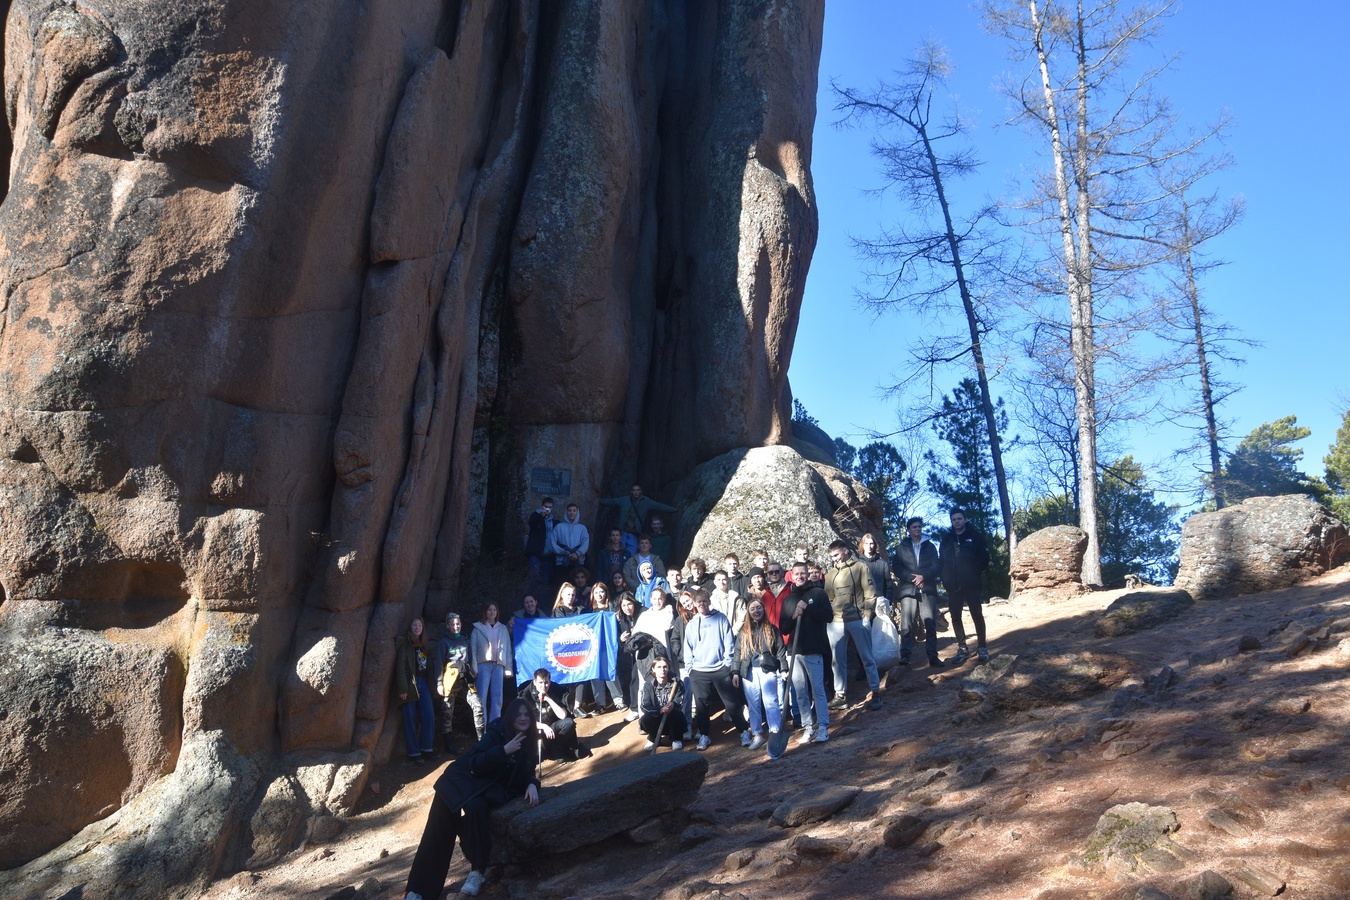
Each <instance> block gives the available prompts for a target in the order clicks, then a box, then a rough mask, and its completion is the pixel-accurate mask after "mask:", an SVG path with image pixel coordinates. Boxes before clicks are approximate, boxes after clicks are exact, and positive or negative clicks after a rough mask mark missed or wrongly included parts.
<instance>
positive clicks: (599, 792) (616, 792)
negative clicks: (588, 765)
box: [492, 752, 708, 862]
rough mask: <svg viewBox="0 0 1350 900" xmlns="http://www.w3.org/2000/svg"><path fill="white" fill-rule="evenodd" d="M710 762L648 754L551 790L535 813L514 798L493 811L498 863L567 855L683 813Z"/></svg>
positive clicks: (679, 754)
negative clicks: (679, 812) (673, 813)
mask: <svg viewBox="0 0 1350 900" xmlns="http://www.w3.org/2000/svg"><path fill="white" fill-rule="evenodd" d="M707 774H708V761H707V760H706V759H705V758H704V757H702V756H700V755H698V754H697V753H683V752H673V753H658V754H656V755H651V754H643V755H642V757H641V758H639V759H636V760H634V761H633V762H630V763H625V764H624V765H622V766H619V767H617V768H614V769H609V770H607V771H605V772H603V773H601V774H599V775H591V776H588V777H586V778H581V779H578V780H577V781H572V782H569V783H567V784H564V785H562V786H561V787H559V788H557V789H552V788H546V789H545V791H544V795H543V800H544V802H542V803H540V804H539V805H538V806H536V807H534V808H533V809H531V808H530V807H528V806H526V805H525V802H524V801H523V800H513V801H511V802H510V803H508V804H506V805H505V806H503V807H501V808H499V809H497V810H495V811H494V812H493V813H492V831H493V835H494V837H495V838H496V840H495V841H494V843H493V848H492V852H493V857H494V859H496V860H498V861H501V862H506V861H508V860H509V861H516V862H519V861H520V860H523V859H531V858H533V857H535V856H538V855H539V853H540V851H541V849H542V850H544V851H546V852H548V853H567V852H569V851H571V850H575V849H577V848H578V847H585V846H587V845H590V844H597V843H600V842H602V841H607V840H609V839H610V838H612V837H614V836H615V835H619V834H622V833H624V832H626V831H628V830H630V829H632V828H635V827H636V826H638V825H641V824H642V823H643V822H646V821H648V820H650V819H652V818H654V817H659V816H661V815H664V814H666V813H670V812H672V811H674V810H677V809H683V808H684V807H685V806H688V805H689V804H690V803H692V802H693V801H694V798H695V797H697V796H698V790H699V788H700V787H701V786H702V785H703V778H704V776H705V775H707Z"/></svg>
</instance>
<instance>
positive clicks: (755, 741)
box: [747, 734, 764, 750]
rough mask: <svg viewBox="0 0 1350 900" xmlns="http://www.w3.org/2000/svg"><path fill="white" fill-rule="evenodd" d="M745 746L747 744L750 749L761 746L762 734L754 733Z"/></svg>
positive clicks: (762, 744) (762, 741) (762, 742)
mask: <svg viewBox="0 0 1350 900" xmlns="http://www.w3.org/2000/svg"><path fill="white" fill-rule="evenodd" d="M747 746H749V748H750V749H751V750H758V749H759V748H760V747H763V746H764V735H762V734H757V735H755V736H754V737H752V738H751V739H750V743H749V744H748V745H747Z"/></svg>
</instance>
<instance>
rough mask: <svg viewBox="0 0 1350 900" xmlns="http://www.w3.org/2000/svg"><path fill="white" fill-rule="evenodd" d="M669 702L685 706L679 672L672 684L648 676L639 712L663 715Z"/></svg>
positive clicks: (679, 706)
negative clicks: (660, 682)
mask: <svg viewBox="0 0 1350 900" xmlns="http://www.w3.org/2000/svg"><path fill="white" fill-rule="evenodd" d="M672 686H673V687H674V688H675V693H674V694H673V695H672V694H671V693H670V689H671V687H672ZM658 687H659V690H660V693H659V694H658V693H657V690H658ZM668 695H669V696H670V697H671V699H669V700H667V696H668ZM668 702H669V703H674V704H675V708H676V709H679V708H681V707H683V706H684V683H683V682H681V681H680V679H679V674H678V673H676V672H672V673H671V680H670V684H663V685H659V686H658V685H657V683H656V679H655V678H648V679H647V680H646V682H644V683H643V685H642V698H641V701H640V702H639V703H638V712H640V713H641V714H642V715H644V716H647V715H658V716H659V715H661V707H663V706H665V705H666V703H668ZM522 790H524V788H522Z"/></svg>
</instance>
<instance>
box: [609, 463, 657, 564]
mask: <svg viewBox="0 0 1350 900" xmlns="http://www.w3.org/2000/svg"><path fill="white" fill-rule="evenodd" d="M600 505H601V506H608V507H611V508H613V509H617V510H618V511H619V530H620V531H621V532H622V533H623V545H624V547H625V548H627V550H628V552H629V553H633V552H634V551H636V550H637V546H638V544H637V537H638V535H639V534H641V533H642V532H644V531H646V530H647V519H648V517H649V516H650V515H651V514H652V513H653V512H655V511H660V512H668V513H673V512H674V511H675V507H673V506H667V505H666V504H664V503H658V502H657V501H655V500H653V499H652V498H651V497H647V496H644V495H643V493H642V485H640V484H634V485H633V486H632V487H630V488H629V489H628V496H627V497H607V498H605V499H602V500H601V501H600ZM658 568H660V567H658Z"/></svg>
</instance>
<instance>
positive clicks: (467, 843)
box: [404, 699, 539, 900]
mask: <svg viewBox="0 0 1350 900" xmlns="http://www.w3.org/2000/svg"><path fill="white" fill-rule="evenodd" d="M535 753H536V745H535V723H534V716H533V714H532V712H531V710H530V704H529V702H528V701H526V700H521V699H516V700H512V701H511V702H510V703H509V704H508V705H507V707H506V714H505V715H504V716H502V717H500V718H498V719H495V720H494V721H492V722H491V723H490V724H489V725H488V726H487V729H486V731H485V732H484V734H483V737H482V739H481V740H479V742H478V743H477V744H476V745H475V746H474V748H473V749H472V750H470V751H469V752H468V753H465V754H464V755H462V756H460V757H459V758H458V759H456V760H455V761H454V762H453V763H451V764H450V765H448V766H446V767H445V771H444V772H442V773H441V777H440V778H438V779H436V785H435V792H436V793H435V796H434V797H433V798H432V801H431V810H430V812H429V813H428V814H427V824H426V826H425V827H424V828H423V829H422V839H421V840H420V841H419V842H418V844H417V854H416V855H415V856H414V857H413V863H412V870H411V871H409V873H408V882H407V885H406V886H405V888H404V890H405V892H406V893H405V894H404V900H424V898H425V900H431V898H438V897H440V896H441V892H442V891H443V890H445V879H446V875H447V874H448V873H449V871H450V857H451V854H453V853H454V849H455V838H456V837H458V838H459V848H460V851H461V852H462V853H463V854H464V857H465V859H467V860H468V861H469V868H470V872H469V877H468V878H467V879H465V881H464V885H463V887H461V888H460V890H461V891H463V892H464V893H466V894H469V895H470V896H472V895H475V894H477V893H478V891H479V890H480V889H481V888H482V887H483V882H484V881H485V880H486V877H485V874H484V873H485V872H486V871H487V867H488V863H489V862H490V861H491V859H492V832H491V830H490V829H489V827H488V813H489V811H491V810H492V809H494V808H495V807H498V806H501V805H502V804H503V803H505V802H506V801H508V800H510V799H511V798H512V797H520V796H523V797H524V798H525V802H526V803H528V804H529V805H530V806H536V805H538V803H539V781H538V779H536V778H535V774H534V770H535V764H536V763H537V762H538V760H537V758H536V755H535Z"/></svg>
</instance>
